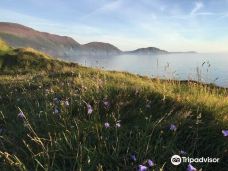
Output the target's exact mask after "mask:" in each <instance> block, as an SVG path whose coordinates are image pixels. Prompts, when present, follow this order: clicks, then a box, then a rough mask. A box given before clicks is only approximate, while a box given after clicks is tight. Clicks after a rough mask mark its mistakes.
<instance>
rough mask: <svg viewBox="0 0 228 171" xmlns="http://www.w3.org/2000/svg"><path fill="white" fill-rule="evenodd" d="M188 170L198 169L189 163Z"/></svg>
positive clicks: (194, 170)
mask: <svg viewBox="0 0 228 171" xmlns="http://www.w3.org/2000/svg"><path fill="white" fill-rule="evenodd" d="M187 171H197V170H196V168H195V167H193V166H192V165H191V164H189V165H188V168H187Z"/></svg>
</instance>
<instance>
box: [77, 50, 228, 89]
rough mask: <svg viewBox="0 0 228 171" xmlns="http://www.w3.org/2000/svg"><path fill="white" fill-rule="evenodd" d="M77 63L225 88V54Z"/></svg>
mask: <svg viewBox="0 0 228 171" xmlns="http://www.w3.org/2000/svg"><path fill="white" fill-rule="evenodd" d="M75 61H76V62H78V63H80V64H82V65H84V66H89V67H100V68H104V69H106V70H115V71H127V72H130V73H135V74H140V75H146V76H150V77H160V78H165V79H177V80H197V81H201V82H205V83H214V84H216V85H218V86H223V87H228V54H202V53H197V54H193V53H192V54H190V53H189V54H168V55H154V56H137V55H120V56H114V57H83V58H76V59H75Z"/></svg>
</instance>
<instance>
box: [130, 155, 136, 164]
mask: <svg viewBox="0 0 228 171" xmlns="http://www.w3.org/2000/svg"><path fill="white" fill-rule="evenodd" d="M130 158H131V161H133V162H135V161H136V156H135V154H131V156H130Z"/></svg>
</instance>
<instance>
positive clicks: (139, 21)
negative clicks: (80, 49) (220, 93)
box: [0, 0, 228, 52]
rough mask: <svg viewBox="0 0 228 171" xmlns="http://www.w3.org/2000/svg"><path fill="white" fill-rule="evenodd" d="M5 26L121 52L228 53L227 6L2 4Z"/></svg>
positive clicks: (11, 0)
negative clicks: (103, 44)
mask: <svg viewBox="0 0 228 171" xmlns="http://www.w3.org/2000/svg"><path fill="white" fill-rule="evenodd" d="M0 21H7V22H16V23H20V24H24V25H26V26H29V27H33V28H35V29H38V30H40V31H46V32H51V33H55V34H60V35H67V36H71V37H73V38H74V39H75V40H76V41H78V42H79V43H87V42H90V41H103V42H109V43H112V44H114V45H116V46H118V47H119V48H120V49H121V50H132V49H135V48H139V47H148V46H155V47H159V48H161V49H165V50H169V51H186V50H195V51H199V52H228V0H1V5H0Z"/></svg>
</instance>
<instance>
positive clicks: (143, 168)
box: [138, 165, 147, 171]
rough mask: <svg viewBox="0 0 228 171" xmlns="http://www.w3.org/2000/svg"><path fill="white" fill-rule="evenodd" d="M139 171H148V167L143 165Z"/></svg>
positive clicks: (139, 167)
mask: <svg viewBox="0 0 228 171" xmlns="http://www.w3.org/2000/svg"><path fill="white" fill-rule="evenodd" d="M138 171H147V167H146V166H143V165H139V166H138Z"/></svg>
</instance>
